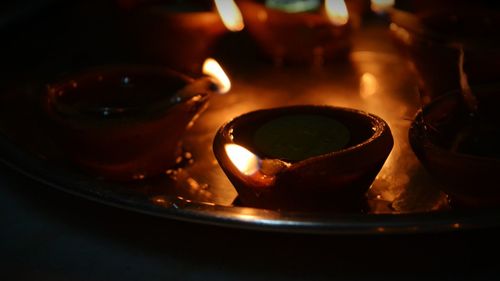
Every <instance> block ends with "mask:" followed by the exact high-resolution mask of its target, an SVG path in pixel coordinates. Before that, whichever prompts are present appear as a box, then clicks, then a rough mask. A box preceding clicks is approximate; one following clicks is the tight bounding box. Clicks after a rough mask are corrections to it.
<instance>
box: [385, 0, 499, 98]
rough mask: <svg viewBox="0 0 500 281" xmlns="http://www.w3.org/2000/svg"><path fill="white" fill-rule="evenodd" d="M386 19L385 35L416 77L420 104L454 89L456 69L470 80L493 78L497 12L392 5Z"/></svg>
mask: <svg viewBox="0 0 500 281" xmlns="http://www.w3.org/2000/svg"><path fill="white" fill-rule="evenodd" d="M415 2H416V1H415ZM476 9H478V8H476ZM391 21H392V23H391V34H392V35H393V37H394V39H395V42H396V44H398V46H399V47H400V50H403V51H404V54H405V55H406V56H407V57H408V59H409V61H410V62H411V64H412V66H413V68H414V70H415V72H416V74H417V77H418V78H419V82H420V87H421V89H422V94H423V96H422V98H423V99H422V102H423V103H425V104H426V103H428V102H430V101H432V100H433V99H435V98H437V97H439V96H440V95H442V94H443V93H446V92H449V91H452V90H454V89H457V88H459V87H460V80H461V70H462V73H463V74H465V76H466V77H467V79H468V82H469V83H470V84H485V83H494V82H495V81H498V78H499V77H498V75H497V71H496V70H497V69H498V68H499V67H500V49H499V48H498V46H499V44H500V40H498V35H499V32H498V29H497V28H496V27H497V26H498V25H499V24H500V13H498V12H495V11H485V10H473V11H471V10H466V9H458V8H457V9H451V10H443V9H441V10H439V9H438V10H434V11H431V10H429V11H428V10H425V11H424V12H421V13H408V12H404V11H401V10H396V9H394V10H392V11H391ZM461 62H462V63H461Z"/></svg>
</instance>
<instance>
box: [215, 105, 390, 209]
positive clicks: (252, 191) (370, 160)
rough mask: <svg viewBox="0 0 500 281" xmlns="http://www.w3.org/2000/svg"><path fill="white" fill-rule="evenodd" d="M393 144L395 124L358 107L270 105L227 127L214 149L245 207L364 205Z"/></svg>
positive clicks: (242, 117)
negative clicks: (279, 106) (365, 198)
mask: <svg viewBox="0 0 500 281" xmlns="http://www.w3.org/2000/svg"><path fill="white" fill-rule="evenodd" d="M392 146H393V138H392V135H391V131H390V129H389V126H388V125H387V123H386V122H385V121H383V120H382V119H380V118H379V117H377V116H374V115H371V114H368V113H364V112H361V111H358V110H354V109H347V108H338V107H330V106H314V105H302V106H292V107H283V108H274V109H264V110H259V111H254V112H250V113H247V114H244V115H241V116H239V117H237V118H235V119H233V120H232V121H230V122H228V123H226V124H225V125H223V126H222V127H221V128H220V129H219V131H218V132H217V134H216V137H215V139H214V145H213V149H214V154H215V156H216V158H217V160H218V162H219V164H220V166H221V167H222V169H223V170H224V172H225V173H226V175H227V177H228V178H229V179H230V181H231V182H232V183H233V185H234V186H235V188H236V190H237V192H238V195H239V199H240V201H241V203H242V204H243V205H245V206H252V207H258V208H266V209H274V210H288V211H290V210H291V211H295V210H306V211H324V210H328V211H332V210H339V211H340V210H346V209H349V210H352V209H358V210H360V206H361V205H362V202H363V200H364V194H365V192H366V191H367V190H368V189H369V187H370V185H371V183H372V181H373V180H374V179H375V176H376V175H377V174H378V172H379V170H380V169H381V167H382V165H383V164H384V162H385V160H386V158H387V156H388V155H389V153H390V151H391V149H392Z"/></svg>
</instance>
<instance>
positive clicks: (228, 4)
mask: <svg viewBox="0 0 500 281" xmlns="http://www.w3.org/2000/svg"><path fill="white" fill-rule="evenodd" d="M214 1H215V7H216V8H217V12H219V16H220V18H221V19H222V22H223V23H224V25H225V26H226V28H227V29H229V30H230V31H234V32H236V31H241V30H243V28H245V23H244V22H243V17H242V16H241V11H240V9H239V8H238V6H237V5H236V3H235V2H234V0H214Z"/></svg>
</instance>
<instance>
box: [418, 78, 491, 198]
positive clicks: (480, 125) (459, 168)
mask: <svg viewBox="0 0 500 281" xmlns="http://www.w3.org/2000/svg"><path fill="white" fill-rule="evenodd" d="M472 90H473V92H474V94H475V95H477V97H478V100H479V105H478V111H477V112H476V113H475V114H474V115H473V116H471V114H470V112H469V109H468V107H467V106H466V105H464V102H463V99H462V97H461V95H460V92H459V91H455V92H449V93H447V94H445V95H442V96H441V97H439V98H438V99H436V100H435V101H433V102H432V103H430V104H429V105H427V106H425V107H424V108H423V110H422V111H420V112H419V113H418V115H417V116H416V118H415V121H414V122H413V124H412V127H411V128H410V131H409V139H410V144H411V146H412V148H413V150H414V152H415V154H416V155H417V157H418V158H419V159H420V161H421V162H422V164H423V165H424V166H425V168H426V169H427V170H428V171H429V172H430V173H431V174H432V175H433V176H434V177H435V178H436V179H438V180H439V181H440V182H441V183H442V189H443V191H444V192H446V193H447V194H448V195H449V196H450V198H451V199H452V201H453V202H454V203H457V204H456V205H459V206H468V207H493V206H495V207H498V206H500V189H499V188H498V186H499V184H498V177H497V175H498V172H499V171H500V116H499V115H498V106H499V105H500V95H498V93H499V90H500V88H499V87H498V85H488V86H479V87H472Z"/></svg>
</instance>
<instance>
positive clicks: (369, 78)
mask: <svg viewBox="0 0 500 281" xmlns="http://www.w3.org/2000/svg"><path fill="white" fill-rule="evenodd" d="M377 90H378V81H377V78H376V77H375V76H374V75H373V74H371V73H369V72H365V73H363V75H362V76H361V80H360V82H359V95H360V96H361V97H362V98H363V99H367V98H369V97H371V96H373V95H374V94H376V93H377Z"/></svg>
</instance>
